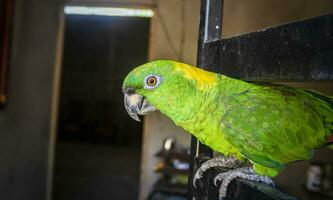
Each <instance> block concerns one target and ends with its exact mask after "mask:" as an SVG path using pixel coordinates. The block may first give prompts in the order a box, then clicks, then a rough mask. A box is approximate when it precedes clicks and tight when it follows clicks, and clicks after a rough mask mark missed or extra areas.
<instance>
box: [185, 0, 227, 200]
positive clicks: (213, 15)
mask: <svg viewBox="0 0 333 200" xmlns="http://www.w3.org/2000/svg"><path fill="white" fill-rule="evenodd" d="M222 13H223V0H201V11H200V25H199V41H198V54H197V66H198V67H201V68H205V69H207V70H210V71H216V66H209V67H207V66H206V64H205V63H206V59H207V58H205V57H204V51H205V43H207V42H209V41H213V40H218V39H221V34H222ZM212 156H213V151H212V150H211V149H210V148H209V147H207V146H205V145H203V144H201V143H200V142H199V141H198V140H197V139H196V138H195V137H193V136H192V139H191V161H190V176H189V181H188V188H189V191H188V200H192V199H198V200H201V199H209V198H208V197H209V196H210V188H211V186H210V185H211V182H212V181H209V176H205V177H204V178H203V180H202V181H203V187H202V188H201V189H195V188H194V186H193V176H194V174H195V172H196V170H197V169H198V167H200V165H201V164H202V162H203V161H205V160H204V158H211V157H212Z"/></svg>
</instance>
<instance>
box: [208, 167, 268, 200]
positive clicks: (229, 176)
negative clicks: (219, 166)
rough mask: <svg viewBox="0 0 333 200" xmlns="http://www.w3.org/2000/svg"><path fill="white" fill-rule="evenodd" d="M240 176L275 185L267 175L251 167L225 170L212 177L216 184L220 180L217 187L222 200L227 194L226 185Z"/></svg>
mask: <svg viewBox="0 0 333 200" xmlns="http://www.w3.org/2000/svg"><path fill="white" fill-rule="evenodd" d="M236 178H242V179H245V180H250V181H257V182H262V183H265V184H268V185H272V186H275V183H274V181H273V180H272V179H271V178H269V177H268V176H263V175H259V174H257V173H255V171H254V170H253V169H252V168H251V167H242V168H238V169H234V170H231V171H227V172H224V173H221V174H218V175H217V176H216V177H215V178H214V184H215V186H217V181H222V183H221V186H220V189H219V199H220V200H222V199H223V198H224V197H225V196H226V195H227V187H228V185H229V183H230V182H231V181H232V180H234V179H236Z"/></svg>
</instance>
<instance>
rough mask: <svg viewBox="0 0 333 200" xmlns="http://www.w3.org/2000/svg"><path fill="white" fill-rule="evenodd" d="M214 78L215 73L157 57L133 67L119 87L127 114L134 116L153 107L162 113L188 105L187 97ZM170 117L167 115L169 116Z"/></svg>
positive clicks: (203, 87)
mask: <svg viewBox="0 0 333 200" xmlns="http://www.w3.org/2000/svg"><path fill="white" fill-rule="evenodd" d="M215 79H216V74H214V73H212V72H207V71H204V70H202V69H199V68H196V67H193V66H190V65H187V64H183V63H179V62H176V61H171V60H158V61H153V62H150V63H146V64H144V65H141V66H139V67H137V68H135V69H133V70H132V71H131V72H130V73H129V74H128V75H127V76H126V78H125V80H124V82H123V86H122V90H123V93H124V104H125V108H126V111H127V113H128V114H129V115H130V116H131V117H132V118H133V119H134V120H136V121H140V118H139V116H138V115H145V114H147V113H150V112H152V111H155V110H160V111H161V112H162V113H164V114H167V115H168V114H171V113H172V112H179V111H180V109H181V108H182V107H184V106H187V107H188V106H191V105H190V104H191V98H192V97H193V96H194V95H195V93H196V92H197V91H198V90H200V89H205V88H206V87H207V86H209V85H211V84H212V83H213V82H214V81H216V80H215ZM169 117H170V115H169Z"/></svg>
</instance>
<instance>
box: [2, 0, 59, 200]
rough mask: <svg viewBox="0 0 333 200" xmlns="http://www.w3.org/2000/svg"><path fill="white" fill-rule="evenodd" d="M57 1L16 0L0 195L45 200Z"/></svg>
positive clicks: (9, 198) (9, 199)
mask: <svg viewBox="0 0 333 200" xmlns="http://www.w3.org/2000/svg"><path fill="white" fill-rule="evenodd" d="M59 5H60V3H59V1H54V0H45V1H40V0H30V1H25V0H16V1H15V9H14V22H13V24H14V25H13V34H12V41H11V47H12V48H11V59H10V62H11V64H10V68H9V74H8V75H9V78H8V80H9V82H8V105H7V106H6V108H5V109H4V110H0V137H1V139H0V152H1V153H0V163H1V167H0V177H1V178H0V194H1V199H6V200H23V199H31V200H42V199H46V196H47V189H48V186H49V185H48V178H47V174H48V162H49V157H48V154H49V147H50V126H51V123H50V120H51V105H52V93H53V91H54V90H53V86H54V85H53V84H54V77H55V60H56V44H57V34H58V28H59Z"/></svg>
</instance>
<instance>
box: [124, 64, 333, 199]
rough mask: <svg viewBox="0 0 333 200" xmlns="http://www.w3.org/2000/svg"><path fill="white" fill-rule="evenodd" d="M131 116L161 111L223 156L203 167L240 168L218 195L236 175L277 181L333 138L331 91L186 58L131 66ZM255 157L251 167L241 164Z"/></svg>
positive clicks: (224, 177) (226, 176)
mask: <svg viewBox="0 0 333 200" xmlns="http://www.w3.org/2000/svg"><path fill="white" fill-rule="evenodd" d="M122 89H123V92H124V103H125V108H126V110H127V112H128V114H129V115H130V116H131V117H132V118H134V119H135V120H137V121H140V118H139V117H138V115H145V114H147V113H149V112H152V111H154V110H159V111H160V112H162V113H163V114H165V115H166V116H168V117H169V118H170V119H172V120H173V122H174V123H175V124H176V125H178V126H180V127H182V128H183V129H185V130H186V131H188V132H189V133H191V134H192V135H194V136H195V137H196V138H197V139H198V140H199V141H200V142H202V143H203V144H206V145H208V146H209V147H211V148H212V149H213V150H214V151H217V152H220V153H222V154H223V155H224V156H225V157H217V158H214V159H212V160H209V161H207V162H206V163H205V164H203V165H202V166H201V168H200V169H199V170H198V171H197V173H196V175H195V177H194V183H195V180H196V179H198V178H201V177H202V173H203V172H204V171H206V170H207V169H208V168H210V167H215V166H223V167H229V168H235V167H236V169H234V170H230V171H228V172H224V173H222V174H220V175H218V176H217V177H216V178H215V179H214V182H215V184H216V181H217V180H219V181H222V184H221V188H220V198H222V197H224V196H225V195H226V187H227V185H228V184H229V183H230V181H231V180H232V179H234V178H237V177H240V178H245V179H249V180H255V181H261V182H264V183H267V184H274V183H273V182H272V180H271V179H270V178H269V177H275V176H277V175H278V173H279V171H280V170H282V169H283V168H284V167H285V166H286V165H287V164H288V163H291V162H294V161H299V160H305V159H309V158H311V156H312V153H313V151H314V150H315V149H317V148H320V147H324V146H325V145H328V144H329V143H331V142H332V141H333V140H332V139H333V135H332V132H333V97H331V96H326V95H323V94H320V93H318V92H315V91H309V90H302V89H296V88H291V87H288V86H284V85H278V84H272V83H250V82H246V81H242V80H238V79H234V78H231V77H228V76H225V75H222V74H216V73H213V72H209V71H205V70H202V69H199V68H196V67H193V66H190V65H187V64H183V63H179V62H176V61H170V60H159V61H154V62H150V63H147V64H144V65H141V66H139V67H137V68H135V69H134V70H132V71H131V72H130V73H129V74H128V75H127V77H126V78H125V80H124V82H123V88H122ZM245 160H249V161H250V162H251V163H252V164H253V168H249V167H243V168H237V167H238V166H239V165H240V164H241V163H242V162H244V161H245Z"/></svg>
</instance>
